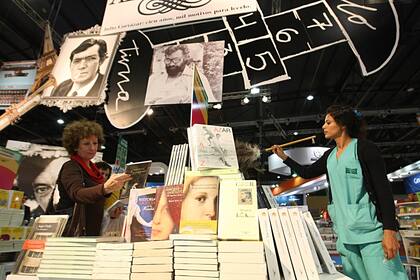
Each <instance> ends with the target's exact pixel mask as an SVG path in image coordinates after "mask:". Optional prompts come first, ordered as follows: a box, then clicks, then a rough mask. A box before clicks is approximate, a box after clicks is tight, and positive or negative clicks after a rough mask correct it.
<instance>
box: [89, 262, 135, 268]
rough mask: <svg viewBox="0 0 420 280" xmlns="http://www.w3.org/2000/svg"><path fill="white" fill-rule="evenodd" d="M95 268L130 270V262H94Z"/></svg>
mask: <svg viewBox="0 0 420 280" xmlns="http://www.w3.org/2000/svg"><path fill="white" fill-rule="evenodd" d="M93 267H95V268H99V269H100V268H102V267H105V268H108V267H109V268H118V269H119V268H127V267H128V268H130V267H131V262H117V261H96V262H95V264H94V265H93Z"/></svg>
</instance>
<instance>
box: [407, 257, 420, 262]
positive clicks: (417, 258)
mask: <svg viewBox="0 0 420 280" xmlns="http://www.w3.org/2000/svg"><path fill="white" fill-rule="evenodd" d="M407 258H410V259H415V260H418V261H420V257H412V256H407Z"/></svg>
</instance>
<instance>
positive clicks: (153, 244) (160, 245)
mask: <svg viewBox="0 0 420 280" xmlns="http://www.w3.org/2000/svg"><path fill="white" fill-rule="evenodd" d="M133 244H134V250H139V249H141V250H150V249H169V248H172V247H173V242H172V240H156V241H145V242H134V243H133Z"/></svg>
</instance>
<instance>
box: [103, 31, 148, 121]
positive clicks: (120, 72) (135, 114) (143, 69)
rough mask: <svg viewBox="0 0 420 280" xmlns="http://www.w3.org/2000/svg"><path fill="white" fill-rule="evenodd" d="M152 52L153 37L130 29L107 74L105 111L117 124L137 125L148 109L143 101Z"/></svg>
mask: <svg viewBox="0 0 420 280" xmlns="http://www.w3.org/2000/svg"><path fill="white" fill-rule="evenodd" d="M152 54H153V50H152V46H151V44H150V41H149V39H148V38H147V37H146V36H145V35H144V34H143V33H141V32H138V31H131V32H127V34H126V36H125V37H124V38H123V41H122V42H121V44H120V46H119V48H118V50H117V52H116V54H115V59H114V62H113V64H112V68H111V73H110V74H109V76H108V98H107V102H106V104H105V113H106V116H107V117H108V120H109V122H110V123H111V124H112V125H113V126H115V127H116V128H119V129H125V128H128V127H131V126H133V125H135V124H136V123H138V122H139V121H140V120H141V119H142V118H143V117H144V116H145V115H146V112H147V110H149V106H145V105H144V99H145V96H146V89H147V81H148V79H149V69H150V64H151V62H152Z"/></svg>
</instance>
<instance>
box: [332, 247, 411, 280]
mask: <svg viewBox="0 0 420 280" xmlns="http://www.w3.org/2000/svg"><path fill="white" fill-rule="evenodd" d="M337 251H338V252H339V253H340V255H341V260H342V262H343V270H344V274H345V275H346V276H348V277H350V278H352V279H355V280H384V279H386V280H408V277H407V272H406V271H405V269H404V267H403V265H402V263H401V260H400V256H399V255H397V256H396V257H395V258H393V259H391V260H386V259H385V257H384V250H383V248H382V242H373V243H365V244H358V245H353V244H343V243H341V242H340V241H339V240H337Z"/></svg>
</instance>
